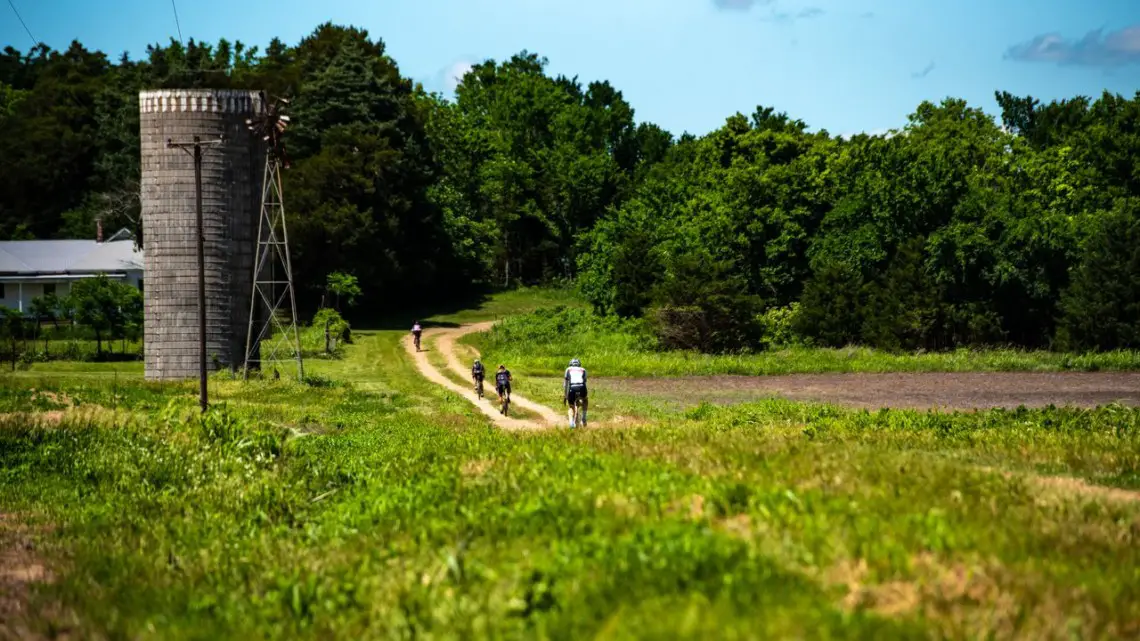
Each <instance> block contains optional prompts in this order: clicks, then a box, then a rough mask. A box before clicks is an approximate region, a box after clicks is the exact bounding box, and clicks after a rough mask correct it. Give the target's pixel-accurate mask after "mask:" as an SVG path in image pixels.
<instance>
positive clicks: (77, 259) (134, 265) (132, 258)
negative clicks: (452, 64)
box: [0, 229, 143, 313]
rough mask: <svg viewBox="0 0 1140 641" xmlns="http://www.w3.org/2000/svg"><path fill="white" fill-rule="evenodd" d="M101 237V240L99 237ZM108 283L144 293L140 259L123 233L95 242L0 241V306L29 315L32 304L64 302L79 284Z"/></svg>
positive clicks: (129, 236) (131, 241) (128, 238)
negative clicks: (51, 297)
mask: <svg viewBox="0 0 1140 641" xmlns="http://www.w3.org/2000/svg"><path fill="white" fill-rule="evenodd" d="M100 235H101V234H100ZM99 274H106V275H107V278H110V279H112V280H119V281H123V282H126V283H128V284H130V285H132V286H134V287H137V288H139V289H140V290H141V289H142V288H143V253H142V251H140V250H137V249H135V241H134V239H133V238H132V237H131V235H130V233H129V232H128V231H127V230H125V229H124V230H121V231H120V232H118V233H117V234H115V235H114V236H111V238H109V239H108V240H107V241H106V242H101V241H99V240H5V241H0V305H2V306H4V307H8V308H10V309H16V310H19V311H21V312H24V313H28V310H29V307H30V305H31V302H32V299H33V298H36V297H37V296H42V295H44V294H49V293H53V292H54V293H55V294H56V295H57V296H65V295H67V294H68V293H69V292H70V291H71V284H72V283H74V282H75V281H77V280H79V279H81V278H91V277H93V276H97V275H99Z"/></svg>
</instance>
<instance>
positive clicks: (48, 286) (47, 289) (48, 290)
mask: <svg viewBox="0 0 1140 641" xmlns="http://www.w3.org/2000/svg"><path fill="white" fill-rule="evenodd" d="M54 294H55V283H44V296H52V295H54Z"/></svg>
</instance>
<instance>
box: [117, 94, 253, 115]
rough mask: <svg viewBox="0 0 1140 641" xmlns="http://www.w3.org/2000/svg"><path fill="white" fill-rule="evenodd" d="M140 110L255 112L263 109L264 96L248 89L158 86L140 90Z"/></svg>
mask: <svg viewBox="0 0 1140 641" xmlns="http://www.w3.org/2000/svg"><path fill="white" fill-rule="evenodd" d="M139 111H140V112H141V113H144V114H145V113H185V112H203V113H230V114H252V113H257V112H260V111H261V95H260V92H257V91H250V90H248V89H155V90H150V91H140V92H139Z"/></svg>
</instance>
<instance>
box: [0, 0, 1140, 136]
mask: <svg viewBox="0 0 1140 641" xmlns="http://www.w3.org/2000/svg"><path fill="white" fill-rule="evenodd" d="M11 2H12V3H14V4H15V6H16V9H18V10H19V12H20V14H21V15H22V16H23V18H24V21H25V22H26V24H27V27H28V29H29V30H30V31H31V32H32V35H34V36H35V38H37V39H39V40H41V41H43V42H45V43H47V44H48V45H50V46H53V47H56V48H61V47H65V46H66V45H67V44H68V43H69V42H70V41H71V40H72V39H78V40H80V41H81V42H83V43H84V44H85V45H87V46H89V47H92V48H97V49H101V50H103V51H106V52H108V53H112V54H115V55H116V56H117V55H118V54H119V53H121V52H122V51H129V52H130V53H131V54H132V56H138V55H139V54H141V53H142V52H143V51H144V49H145V46H146V45H147V44H148V43H154V42H167V41H168V39H169V38H170V37H172V36H173V37H176V36H177V30H176V27H175V21H174V10H173V9H172V6H171V4H172V3H171V1H170V0H114V1H112V0H11ZM175 2H176V3H177V8H178V15H179V19H180V23H181V29H182V34H183V36H184V37H186V38H187V39H188V38H191V37H193V38H195V39H199V40H207V41H216V40H217V39H218V38H220V37H226V38H229V39H231V40H242V41H243V42H245V43H247V44H256V45H260V46H262V47H263V46H264V45H265V43H267V42H268V41H269V39H270V38H271V37H273V36H275V35H276V36H279V37H281V38H282V39H283V40H284V41H285V42H287V43H290V44H292V43H295V42H297V41H298V40H299V39H300V38H301V37H303V36H304V35H306V34H307V33H309V32H311V31H312V29H313V28H314V27H315V26H316V25H317V24H320V23H321V22H324V21H326V20H331V21H333V22H334V23H338V24H353V25H356V26H360V27H363V28H366V29H368V30H369V32H370V33H371V34H372V35H373V36H374V37H375V36H379V37H381V38H383V40H384V41H385V42H386V43H387V45H388V50H389V53H390V54H391V55H392V56H393V57H394V58H395V59H396V60H397V62H398V63H399V64H400V67H401V69H402V71H403V72H404V74H405V75H407V76H410V77H412V78H414V79H416V80H419V81H421V82H423V83H424V84H425V86H427V87H428V88H430V89H436V90H440V91H447V90H448V89H449V88H450V87H451V86H453V85H454V81H452V80H450V78H451V77H453V76H454V75H455V74H456V73H458V72H461V71H462V70H463V69H464V68H465V65H467V64H469V63H470V62H473V61H479V60H483V59H486V58H494V59H497V60H501V59H504V58H507V57H509V56H510V55H512V54H514V53H517V52H519V51H521V50H523V49H526V50H529V51H532V52H536V53H539V54H541V55H543V56H545V57H547V58H548V59H549V61H550V66H549V70H550V71H551V72H552V73H563V74H566V75H569V76H574V75H577V76H578V77H579V79H580V80H582V81H584V82H585V81H589V80H594V79H608V80H609V81H610V82H611V83H613V84H614V86H616V87H617V88H618V89H620V90H621V91H622V92H623V93H624V94H625V96H626V99H627V100H629V101H630V103H631V104H632V105H633V107H634V109H635V110H636V116H637V119H638V120H649V121H652V122H656V123H658V124H659V125H661V126H663V127H665V128H666V129H669V130H670V131H673V132H674V133H676V134H680V133H681V132H683V131H689V132H692V133H696V134H703V133H705V132H707V131H710V130H712V129H714V128H716V127H719V126H720V125H721V124H722V123H723V122H724V119H725V118H726V117H727V116H729V115H731V114H733V113H734V112H737V111H740V112H742V113H745V114H749V113H751V112H752V110H753V109H754V108H755V107H756V106H757V105H765V106H773V107H775V108H776V109H777V110H781V111H786V112H788V113H789V114H790V115H791V116H793V117H796V118H801V119H803V120H804V121H806V122H807V123H808V125H809V126H811V127H812V128H813V129H819V128H826V129H827V130H828V131H831V132H832V133H835V134H849V133H854V132H858V131H868V132H874V131H879V130H883V129H886V128H890V127H899V126H902V125H903V124H905V122H906V116H907V114H909V113H911V112H912V111H913V110H914V108H915V107H916V106H917V105H918V103H919V102H921V101H922V100H926V99H929V100H935V101H937V100H941V99H942V98H944V97H946V96H955V97H961V98H965V99H967V100H968V101H969V102H970V103H971V104H972V105H976V106H981V107H983V108H984V109H986V111H988V112H989V113H991V114H995V115H996V114H997V108H996V103H995V102H994V100H993V92H994V90H995V89H1003V90H1007V91H1010V92H1013V93H1015V94H1019V95H1024V94H1032V95H1034V96H1035V97H1038V98H1041V99H1044V100H1048V99H1052V98H1064V97H1071V96H1074V95H1078V94H1080V95H1091V96H1096V95H1099V94H1100V92H1101V91H1103V90H1105V89H1107V90H1109V91H1113V92H1119V93H1122V94H1124V95H1126V96H1131V95H1133V94H1134V93H1135V92H1136V91H1137V90H1140V0H1083V1H1078V0H989V1H988V2H987V1H982V0H957V1H945V0H943V1H935V0H573V1H572V2H566V1H556V0H324V1H322V2H313V1H312V0H277V1H275V2H270V1H269V0H240V1H234V0H228V1H224V0H175ZM6 4H7V0H5V2H0V45H14V46H16V47H18V48H20V49H21V50H27V49H28V47H29V46H30V44H31V40H30V39H29V36H28V34H27V33H26V32H25V30H24V28H23V27H22V26H21V25H20V24H19V22H18V21H17V20H16V17H15V14H14V13H13V12H12V10H11V8H10V7H8V6H6Z"/></svg>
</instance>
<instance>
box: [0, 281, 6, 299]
mask: <svg viewBox="0 0 1140 641" xmlns="http://www.w3.org/2000/svg"><path fill="white" fill-rule="evenodd" d="M4 287H5V286H4V283H0V298H8V292H7V291H5V290H4Z"/></svg>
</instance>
